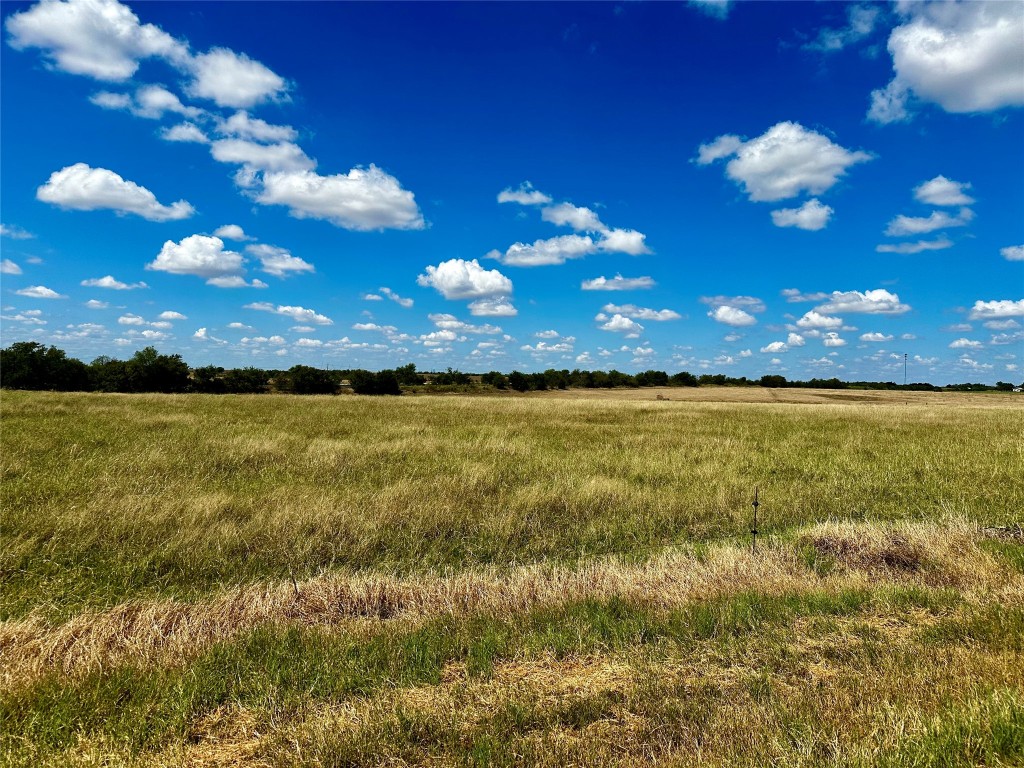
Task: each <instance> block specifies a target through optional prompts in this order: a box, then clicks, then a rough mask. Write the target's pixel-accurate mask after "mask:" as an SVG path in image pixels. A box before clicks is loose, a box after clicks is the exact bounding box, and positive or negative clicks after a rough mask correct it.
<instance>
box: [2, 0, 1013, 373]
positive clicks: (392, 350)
mask: <svg viewBox="0 0 1024 768" xmlns="http://www.w3.org/2000/svg"><path fill="white" fill-rule="evenodd" d="M2 9H3V17H4V44H3V46H2V75H0V77H2V83H0V85H2V95H0V99H2V103H0V107H2V115H3V131H2V135H0V140H2V147H0V150H2V169H0V174H2V176H0V182H2V207H0V218H2V222H3V236H2V238H0V243H2V248H3V256H2V258H3V262H2V264H3V266H2V287H0V306H2V310H3V311H2V326H0V329H2V334H0V335H2V343H3V345H4V346H6V345H8V344H10V343H12V342H15V341H22V340H36V341H39V342H42V343H45V344H54V345H56V346H59V347H61V348H63V349H65V350H67V351H68V352H69V353H70V354H72V355H75V356H78V357H80V358H82V359H85V360H91V359H92V358H94V357H96V356H99V355H111V356H115V357H122V358H124V357H127V356H130V355H131V354H132V353H133V352H134V351H135V350H136V349H140V348H142V347H143V346H147V345H152V346H155V347H157V348H158V349H159V350H160V351H161V352H167V353H172V352H174V353H180V354H181V355H182V356H183V357H184V358H185V359H186V360H187V361H188V362H189V363H190V364H193V365H202V364H208V363H216V364H220V365H225V366H242V365H256V366H260V367H267V368H287V367H290V366H291V365H294V364H296V363H304V364H311V365H317V366H321V367H327V366H330V367H332V368H345V367H365V368H372V369H378V368H384V367H394V366H396V365H401V364H404V363H407V362H414V363H416V365H417V366H418V367H419V368H420V369H423V370H432V369H443V368H445V367H447V366H452V367H456V368H460V369H462V370H471V371H487V370H503V371H510V370H512V369H513V368H517V369H519V370H543V369H545V368H549V367H554V368H570V369H571V368H576V367H579V368H589V369H597V368H612V367H614V368H618V369H620V370H627V371H636V370H645V369H648V368H655V369H663V370H668V371H670V372H673V371H677V370H689V371H692V372H694V373H706V372H710V373H726V374H729V375H732V376H741V375H746V376H753V377H758V376H761V375H762V374H765V373H781V374H783V375H785V376H787V377H789V378H810V377H812V376H818V377H826V378H827V377H832V376H838V377H839V378H843V379H850V380H854V379H874V380H895V381H902V376H903V355H904V354H906V355H908V358H909V378H910V379H911V380H912V381H931V382H934V383H939V384H942V383H949V382H956V381H968V380H969V381H986V382H994V381H996V380H1004V381H1013V382H1020V381H1021V380H1022V379H1024V373H1022V371H1024V332H1022V328H1024V298H1022V297H1024V114H1022V110H1021V107H1022V106H1024V4H1021V3H1011V2H999V3H983V2H977V3H899V4H896V5H888V4H867V3H863V4H855V3H842V4H840V3H825V2H822V3H767V2H765V3H753V2H747V3H742V2H741V3H722V2H713V3H698V2H693V3H674V4H673V3H611V2H608V3H594V4H590V3H565V4H553V3H552V4H546V3H545V4H541V3H518V4H493V3H477V4H462V3H415V4H398V5H392V4H387V3H373V4H357V3H252V4H249V3H241V2H239V3H188V4H180V3H170V2H167V3H136V4H132V5H126V4H121V3H117V2H114V1H113V0H88V1H86V0H71V1H70V2H65V1H63V0H43V2H38V3H34V4H33V3H9V2H5V3H3V5H2Z"/></svg>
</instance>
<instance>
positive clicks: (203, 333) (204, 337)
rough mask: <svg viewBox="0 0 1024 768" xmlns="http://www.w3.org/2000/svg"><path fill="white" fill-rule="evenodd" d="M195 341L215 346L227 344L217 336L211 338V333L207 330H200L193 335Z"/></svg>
mask: <svg viewBox="0 0 1024 768" xmlns="http://www.w3.org/2000/svg"><path fill="white" fill-rule="evenodd" d="M192 338H193V339H198V340H199V341H209V342H211V343H213V344H227V342H226V341H224V339H218V338H217V337H216V336H211V335H210V332H209V331H208V330H207V329H206V328H199V329H198V330H196V332H195V333H193V334H192Z"/></svg>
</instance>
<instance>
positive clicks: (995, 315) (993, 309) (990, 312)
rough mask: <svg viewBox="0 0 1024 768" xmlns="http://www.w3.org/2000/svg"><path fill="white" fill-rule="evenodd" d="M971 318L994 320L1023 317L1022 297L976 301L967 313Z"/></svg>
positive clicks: (1023, 302)
mask: <svg viewBox="0 0 1024 768" xmlns="http://www.w3.org/2000/svg"><path fill="white" fill-rule="evenodd" d="M969 317H970V319H971V320H994V319H999V318H1004V317H1024V299H1020V300H1019V301H1011V300H1009V299H1000V300H997V301H976V302H974V306H973V307H972V308H971V313H970V315H969Z"/></svg>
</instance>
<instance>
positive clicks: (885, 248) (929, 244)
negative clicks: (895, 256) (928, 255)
mask: <svg viewBox="0 0 1024 768" xmlns="http://www.w3.org/2000/svg"><path fill="white" fill-rule="evenodd" d="M952 247H953V241H952V240H950V239H948V238H945V237H940V238H939V239H938V240H918V241H917V242H916V243H896V244H894V245H893V244H889V243H883V244H882V245H877V246H875V250H876V251H877V252H878V253H901V254H909V253H923V252H924V251H944V250H946V249H947V248H952Z"/></svg>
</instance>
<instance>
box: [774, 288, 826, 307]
mask: <svg viewBox="0 0 1024 768" xmlns="http://www.w3.org/2000/svg"><path fill="white" fill-rule="evenodd" d="M779 293H780V295H782V296H785V297H786V301H788V302H789V303H791V304H793V303H796V302H800V301H822V300H824V299H827V298H828V294H827V293H825V292H824V291H814V292H812V293H804V292H802V291H801V290H800V289H799V288H783V289H782V290H781V291H780V292H779Z"/></svg>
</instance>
